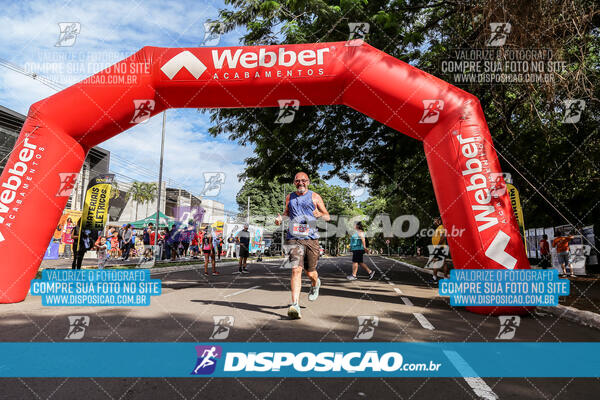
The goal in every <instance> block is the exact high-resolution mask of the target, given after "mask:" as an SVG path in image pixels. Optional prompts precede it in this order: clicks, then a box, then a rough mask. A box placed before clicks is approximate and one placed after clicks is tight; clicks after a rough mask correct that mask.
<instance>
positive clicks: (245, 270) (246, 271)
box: [242, 268, 250, 274]
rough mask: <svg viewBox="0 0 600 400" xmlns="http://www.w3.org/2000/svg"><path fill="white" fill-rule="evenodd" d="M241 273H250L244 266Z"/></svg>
mask: <svg viewBox="0 0 600 400" xmlns="http://www.w3.org/2000/svg"><path fill="white" fill-rule="evenodd" d="M242 273H243V274H249V273H250V271H248V270H247V269H246V268H244V269H243V270H242Z"/></svg>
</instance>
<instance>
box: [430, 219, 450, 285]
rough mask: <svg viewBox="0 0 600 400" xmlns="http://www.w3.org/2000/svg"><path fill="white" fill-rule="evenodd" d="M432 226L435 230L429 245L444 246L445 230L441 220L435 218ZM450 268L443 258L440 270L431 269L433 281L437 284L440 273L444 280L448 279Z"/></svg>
mask: <svg viewBox="0 0 600 400" xmlns="http://www.w3.org/2000/svg"><path fill="white" fill-rule="evenodd" d="M433 226H434V227H436V228H435V232H433V236H432V237H431V244H432V245H434V246H446V245H447V242H446V228H444V225H442V219H441V218H440V217H437V218H435V219H434V220H433ZM450 269H451V268H450V267H449V266H448V260H446V258H444V263H443V264H442V266H441V267H440V268H433V269H432V271H433V281H434V282H437V280H438V272H440V271H442V273H443V274H444V278H449V277H450Z"/></svg>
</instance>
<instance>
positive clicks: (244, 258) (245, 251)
mask: <svg viewBox="0 0 600 400" xmlns="http://www.w3.org/2000/svg"><path fill="white" fill-rule="evenodd" d="M248 227H249V225H248V224H244V229H242V230H241V231H239V232H238V234H237V235H236V239H237V242H238V243H239V244H240V254H238V255H239V256H240V265H239V271H238V272H237V273H238V274H247V273H248V268H247V265H246V264H247V263H248V257H249V256H250V232H248ZM234 273H235V272H234Z"/></svg>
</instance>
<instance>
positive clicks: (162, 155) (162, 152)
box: [154, 110, 167, 258]
mask: <svg viewBox="0 0 600 400" xmlns="http://www.w3.org/2000/svg"><path fill="white" fill-rule="evenodd" d="M166 123H167V110H165V111H163V123H162V139H161V141H160V167H159V169H158V196H157V199H156V232H155V233H154V245H155V246H156V245H158V227H159V226H160V225H159V224H160V195H161V193H162V176H163V162H164V160H165V125H166ZM154 254H156V253H154ZM161 258H162V254H161Z"/></svg>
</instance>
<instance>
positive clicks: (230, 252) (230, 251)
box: [225, 233, 235, 258]
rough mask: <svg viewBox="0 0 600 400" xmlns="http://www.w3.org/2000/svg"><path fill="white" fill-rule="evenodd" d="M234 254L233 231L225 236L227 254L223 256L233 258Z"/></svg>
mask: <svg viewBox="0 0 600 400" xmlns="http://www.w3.org/2000/svg"><path fill="white" fill-rule="evenodd" d="M234 256H235V238H234V237H233V233H232V234H231V235H230V236H229V237H228V238H227V254H226V255H225V258H229V257H231V258H233V257H234Z"/></svg>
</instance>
